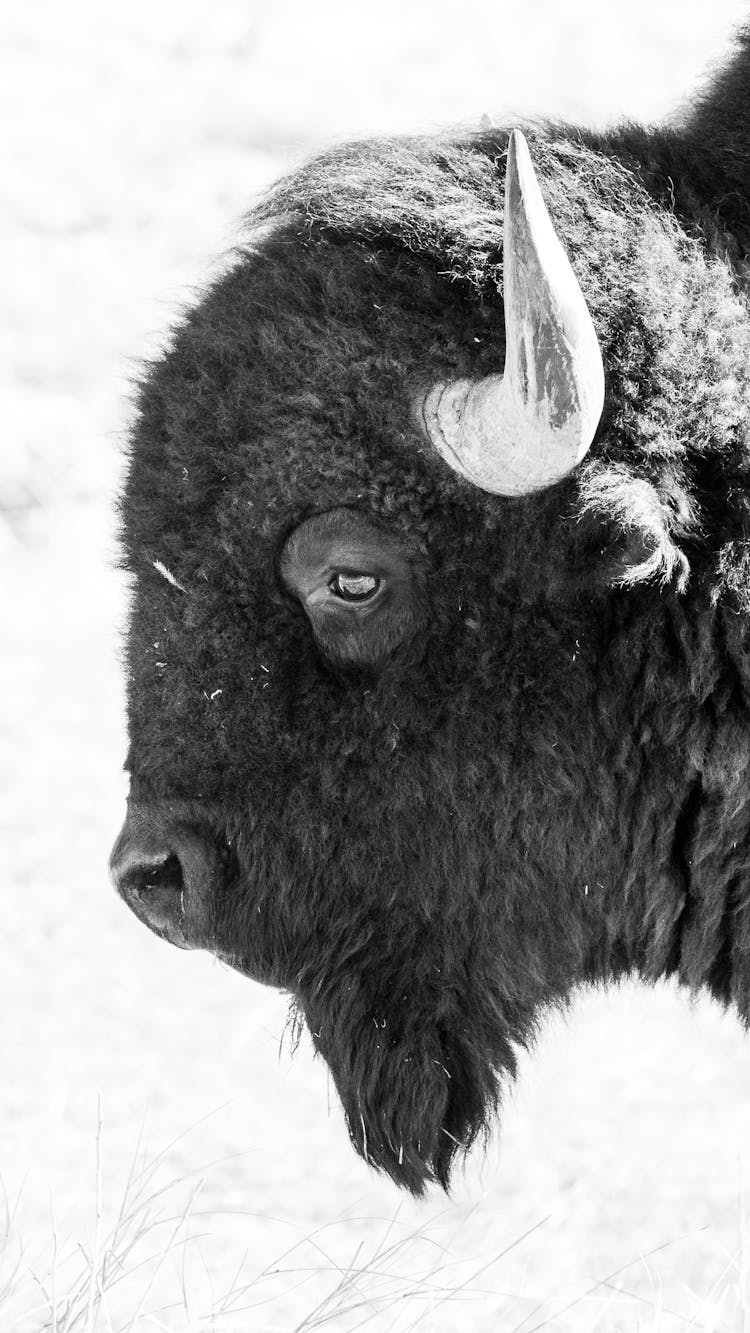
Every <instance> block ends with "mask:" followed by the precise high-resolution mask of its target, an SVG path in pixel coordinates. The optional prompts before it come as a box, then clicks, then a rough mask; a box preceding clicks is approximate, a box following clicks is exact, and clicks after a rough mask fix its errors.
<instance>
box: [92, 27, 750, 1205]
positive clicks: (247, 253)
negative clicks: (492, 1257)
mask: <svg viewBox="0 0 750 1333" xmlns="http://www.w3.org/2000/svg"><path fill="white" fill-rule="evenodd" d="M749 83H750V28H749V29H748V30H747V31H746V32H744V33H743V34H741V35H740V37H739V38H738V41H737V48H736V51H735V53H734V55H733V57H732V60H731V62H730V63H729V64H728V66H727V68H726V69H725V70H724V72H723V73H722V74H721V75H720V76H719V77H718V78H717V79H716V81H715V82H714V84H713V86H711V87H709V88H708V89H707V91H706V92H705V93H704V94H703V95H702V96H701V98H700V99H699V100H697V101H696V102H695V103H694V104H693V105H692V107H691V109H690V111H689V112H688V113H687V114H686V115H685V116H684V117H683V119H682V121H681V122H680V123H679V124H674V125H672V126H671V127H667V128H661V129H653V130H646V129H642V128H639V127H637V126H633V125H628V126H626V127H623V128H621V129H618V130H614V131H612V132H608V133H606V134H605V133H595V132H593V131H588V130H576V129H571V128H570V127H569V126H558V125H536V124H534V125H527V126H526V127H525V129H524V131H523V133H521V131H520V130H519V129H514V130H513V131H512V132H511V133H509V132H508V131H507V130H505V129H500V128H495V127H492V126H489V125H487V124H485V125H484V126H483V127H482V128H481V129H480V130H479V131H477V132H475V133H470V132H468V131H464V132H461V133H454V134H452V135H443V136H438V137H421V138H420V137H417V138H395V139H383V140H374V141H370V142H362V143H355V144H350V145H346V146H339V147H335V148H333V149H331V150H329V151H328V152H326V153H324V154H323V155H321V156H319V157H317V158H315V159H314V160H313V161H311V162H310V163H308V164H307V165H305V166H303V167H301V169H299V170H297V171H295V172H293V173H292V174H291V175H289V176H288V177H286V178H285V179H283V180H281V181H280V183H278V184H277V185H276V186H275V187H274V188H272V189H271V191H270V192H269V194H268V195H267V196H266V197H265V198H264V199H263V200H262V201H261V203H260V204H259V205H258V206H257V207H256V208H255V209H254V211H253V212H252V214H251V215H250V219H249V230H248V232H247V236H246V240H245V242H244V243H243V244H242V245H241V246H240V248H239V249H238V251H237V253H236V255H235V257H234V260H233V262H232V264H231V267H230V268H229V270H228V271H227V272H226V273H225V274H224V275H223V276H221V277H220V278H219V279H218V280H217V281H215V282H214V284H213V285H212V286H211V287H210V288H209V290H208V291H206V293H205V294H204V295H203V296H202V298H201V299H200V300H199V301H198V302H197V304H196V305H195V308H194V309H192V310H191V311H190V312H189V313H187V314H186V316H185V317H184V319H183V320H182V323H181V324H180V326H179V327H178V328H177V329H176V331H175V332H174V334H173V337H172V340H171V344H170V346H169V348H168V350H167V351H166V352H165V353H164V354H163V355H162V356H160V358H159V359H158V360H156V361H155V362H154V363H153V364H152V365H151V366H150V367H149V368H148V370H147V371H146V373H145V374H144V379H143V384H142V387H141V388H140V392H139V399H138V405H137V411H136V414H135V421H134V426H133V431H132V438H131V444H130V454H129V469H128V475H127V479H126V482H125V485H124V491H123V495H122V498H121V523H122V539H123V551H124V554H123V560H124V564H125V567H126V568H127V570H128V571H129V572H130V575H131V576H132V583H133V595H132V603H131V607H130V614H129V621H128V636H127V649H126V660H127V678H128V701H129V735H130V748H129V754H128V758H127V765H126V766H127V769H128V770H129V773H130V781H131V788H130V796H129V804H128V813H127V818H126V821H125V824H124V827H123V830H122V832H121V833H120V835H119V838H118V839H117V842H116V844H115V848H114V851H113V854H112V861H111V867H112V875H113V878H114V881H115V883H116V886H117V888H118V890H119V892H120V893H121V895H122V896H123V898H124V899H125V901H126V903H127V904H128V905H129V906H130V907H131V908H132V909H133V911H134V912H135V914H136V916H138V917H139V918H140V919H141V920H142V921H143V922H144V923H145V924H146V925H147V926H149V927H150V928H151V929H152V930H153V931H155V932H156V933H157V935H160V936H162V937H163V938H164V939H165V940H168V941H170V942H171V943H173V944H176V945H179V946H180V947H182V948H203V949H208V950H211V951H212V952H213V953H214V954H216V955H217V956H218V957H219V958H221V959H223V960H224V961H225V962H227V963H228V964H230V965H231V966H232V967H234V968H237V969H239V971H241V972H242V973H245V974H246V975H247V976H249V977H252V978H255V979H256V980H258V981H261V982H265V983H267V984H269V985H272V986H275V987H279V988H282V989H284V990H285V991H288V992H289V993H290V994H291V996H292V998H293V1002H294V1004H295V1005H296V1009H297V1012H298V1014H299V1015H300V1017H301V1019H302V1020H303V1021H304V1022H305V1023H306V1024H307V1026H308V1028H309V1031H310V1033H311V1036H312V1040H313V1042H314V1044H315V1047H316V1049H317V1050H318V1051H319V1052H320V1053H321V1055H322V1056H323V1057H324V1059H325V1060H326V1061H327V1063H328V1065H329V1066H330V1069H331V1072H332V1075H333V1078H334V1080H335V1084H336V1087H337V1089H338V1093H339V1095H340V1098H341V1102H342V1105H343V1109H344V1112H345V1115H346V1119H347V1124H348V1129H349V1133H350V1135H351V1138H352V1141H353V1143H354V1146H355V1147H356V1149H357V1150H358V1151H359V1152H360V1153H361V1154H362V1155H363V1156H364V1157H365V1158H366V1160H367V1161H368V1162H369V1163H370V1164H371V1165H372V1166H373V1167H375V1168H377V1169H379V1170H381V1171H385V1172H387V1173H388V1174H389V1175H390V1176H391V1177H392V1178H393V1180H394V1181H396V1182H397V1183H398V1184H399V1185H401V1186H404V1187H406V1188H408V1189H409V1190H411V1191H413V1192H414V1193H421V1192H422V1191H423V1190H424V1189H425V1187H426V1185H427V1184H429V1183H431V1182H439V1183H440V1184H441V1185H443V1186H444V1187H447V1186H448V1184H449V1178H450V1171H451V1167H452V1165H453V1163H454V1160H455V1158H456V1154H457V1153H460V1152H462V1151H464V1150H466V1149H467V1148H468V1147H469V1146H470V1145H471V1144H472V1143H473V1142H474V1141H475V1139H476V1138H477V1136H478V1135H480V1134H481V1133H482V1132H484V1131H486V1129H487V1127H488V1125H490V1124H491V1123H492V1122H493V1119H494V1114H495V1112H496V1110H497V1108H498V1103H499V1100H500V1097H501V1093H502V1089H503V1086H504V1083H505V1082H506V1080H507V1079H508V1078H509V1077H510V1076H512V1074H513V1071H514V1066H515V1061H516V1056H517V1052H518V1049H519V1048H520V1047H523V1046H525V1045H527V1044H528V1043H529V1042H530V1040H531V1039H532V1038H533V1035H534V1032H535V1029H536V1028H537V1026H538V1024H539V1022H540V1019H542V1018H543V1016H544V1014H545V1011H549V1009H550V1007H551V1006H557V1005H561V1004H564V1003H565V1001H566V1000H567V998H568V997H569V996H570V995H571V993H572V992H573V991H574V989H575V988H576V987H579V986H580V985H581V984H582V983H600V982H605V981H607V980H609V979H612V978H618V977H622V976H623V975H625V974H638V975H640V976H641V977H643V978H645V979H646V980H651V979H654V978H658V977H663V976H674V977H676V978H678V979H679V981H680V982H681V983H683V984H684V985H685V986H686V987H688V988H690V989H691V990H696V989H699V988H704V989H707V990H708V991H709V992H711V994H713V995H714V996H715V997H716V998H717V999H718V1000H719V1001H720V1002H722V1003H724V1004H727V1003H732V1004H734V1005H735V1006H736V1008H737V1010H738V1011H739V1013H740V1015H741V1016H742V1017H743V1018H745V1019H747V1018H748V1016H749V1015H750V786H749V785H748V764H749V762H750V714H749V713H748V695H749V692H750V653H749V652H748V646H749V645H748V635H749V632H750V620H749V619H748V617H749V615H750V447H749V443H748V422H749V421H750V313H749V312H748V305H747V289H746V284H745V278H746V274H747V256H748V252H749V248H750V112H748V85H749Z"/></svg>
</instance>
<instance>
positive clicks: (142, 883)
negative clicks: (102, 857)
mask: <svg viewBox="0 0 750 1333" xmlns="http://www.w3.org/2000/svg"><path fill="white" fill-rule="evenodd" d="M112 873H113V875H114V877H115V883H116V885H117V888H118V889H119V891H120V893H121V894H123V896H125V897H128V896H129V895H130V894H136V895H138V896H139V897H140V896H142V895H145V894H150V893H157V892H166V893H173V894H178V893H182V891H183V889H184V887H185V878H184V875H183V873H182V863H181V861H180V858H179V856H177V855H176V853H175V852H171V853H167V854H166V855H165V856H164V857H162V858H161V860H159V861H151V862H146V863H143V864H140V865H131V866H126V867H124V868H123V870H122V871H120V872H119V873H118V871H117V868H116V867H113V872H112Z"/></svg>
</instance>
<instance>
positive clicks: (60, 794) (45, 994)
mask: <svg viewBox="0 0 750 1333" xmlns="http://www.w3.org/2000/svg"><path fill="white" fill-rule="evenodd" d="M748 8H749V6H748V5H747V3H740V0H714V3H713V4H712V5H711V6H707V5H705V4H703V3H701V4H698V3H695V0H689V2H687V3H682V4H676V3H673V2H672V0H670V2H669V3H662V4H661V5H656V4H654V3H653V2H648V0H632V2H631V3H630V4H629V5H627V6H623V5H620V6H617V7H614V6H603V5H598V4H595V3H593V0H573V2H572V3H571V2H570V0H569V2H568V3H567V4H566V5H564V6H561V5H558V4H555V3H553V0H538V2H537V3H533V4H532V3H520V2H519V0H513V2H512V3H506V4H503V3H490V2H489V0H462V3H460V4H459V3H456V2H455V0H453V2H448V0H434V2H433V3H431V4H426V3H409V0H401V3H396V0H381V3H380V4H378V5H377V6H370V5H363V4H360V3H355V2H352V0H350V3H346V2H345V0H317V3H308V4H305V3H303V0H276V2H275V3H270V0H269V2H267V3H264V2H263V0H214V2H213V3H209V0H181V2H179V3H178V0H148V2H147V0H130V3H129V4H127V5H118V6H116V5H114V4H112V3H109V2H108V0H98V2H97V0H65V3H59V0H58V3H54V0H25V2H24V3H21V2H19V0H5V4H4V6H3V8H2V16H1V18H0V23H1V24H2V29H3V31H2V35H1V38H0V52H1V54H0V60H1V61H2V68H0V126H2V129H1V130H0V240H1V241H2V256H3V262H2V265H1V266H0V271H1V273H2V277H1V279H0V283H1V287H0V290H1V291H2V301H1V307H2V327H1V328H0V340H1V341H0V376H1V377H2V395H1V399H0V402H1V411H2V416H1V417H0V1176H1V1177H2V1180H3V1182H4V1189H5V1192H6V1200H7V1203H6V1204H4V1203H3V1196H2V1194H1V1193H0V1331H1V1333H22V1330H23V1331H25V1330H33V1331H36V1330H42V1329H43V1328H50V1329H54V1330H55V1333H70V1330H72V1329H74V1328H75V1329H81V1330H85V1331H86V1333H90V1331H91V1330H93V1329H94V1328H95V1327H96V1328H99V1329H105V1330H116V1329H132V1330H134V1331H135V1330H136V1329H138V1330H140V1329H144V1330H145V1329H180V1330H188V1329H190V1330H193V1329H195V1330H198V1329H201V1330H204V1329H213V1330H215V1333H230V1331H231V1333H233V1331H234V1330H242V1331H243V1333H248V1330H249V1331H250V1333H252V1331H253V1330H266V1329H268V1330H277V1329H278V1330H293V1329H297V1328H299V1329H302V1328H305V1329H306V1328H317V1327H323V1326H325V1327H326V1328H328V1327H331V1328H335V1329H340V1330H349V1329H354V1328H358V1327H360V1326H361V1325H362V1324H363V1323H366V1326H367V1327H371V1328H375V1329H379V1330H380V1329H382V1330H391V1329H393V1330H406V1329H409V1328H412V1327H419V1328H420V1329H423V1330H433V1329H434V1330H443V1329H446V1330H453V1329H464V1328H466V1329H472V1330H477V1331H478V1333H482V1331H483V1330H490V1329H492V1330H498V1329H500V1330H503V1333H513V1330H518V1333H531V1331H532V1330H533V1329H535V1328H538V1327H540V1326H542V1325H543V1326H544V1327H545V1328H547V1329H552V1330H554V1331H555V1333H580V1330H589V1329H597V1330H600V1331H601V1333H604V1331H605V1330H606V1331H607V1333H619V1331H621V1333H632V1330H635V1329H638V1328H640V1329H657V1328H658V1329H659V1330H669V1333H671V1331H672V1330H678V1329H688V1328H690V1329H703V1330H708V1329H713V1330H716V1331H717V1333H718V1330H727V1331H730V1330H731V1333H735V1331H736V1333H739V1330H747V1329H748V1328H750V1313H749V1311H750V1287H749V1286H748V1281H747V1271H746V1254H747V1246H748V1243H749V1242H750V1238H749V1237H748V1235H747V1232H746V1229H745V1225H744V1214H743V1207H744V1202H745V1199H746V1197H747V1181H746V1173H745V1170H744V1154H745V1148H746V1144H747V1137H748V1125H749V1124H750V1043H749V1042H748V1039H747V1038H746V1037H745V1036H744V1035H743V1033H742V1032H741V1030H740V1027H739V1025H738V1023H737V1021H736V1020H735V1019H734V1018H733V1017H731V1016H724V1015H722V1014H721V1013H720V1012H719V1011H718V1010H717V1009H716V1008H713V1007H712V1006H710V1005H708V1004H704V1003H700V1004H699V1005H697V1006H693V1007H691V1006H690V1005H689V1003H688V1001H687V999H686V998H685V997H684V996H678V995H677V994H676V992H674V991H673V990H671V989H668V988H666V987H664V988H657V989H655V990H653V991H648V992H647V991H645V990H643V989H639V988H636V987H626V988H623V989H622V990H621V991H620V992H618V993H609V994H598V995H588V996H582V997H581V998H580V1000H579V1002H578V1003H577V1004H576V1006H575V1007H574V1009H573V1011H572V1013H571V1015H570V1017H569V1019H567V1020H566V1021H565V1022H563V1021H562V1020H557V1021H555V1022H554V1023H553V1024H551V1025H550V1026H549V1027H548V1029H547V1030H546V1032H545V1033H544V1035H543V1038H542V1040H541V1041H540V1044H539V1047H538V1049H537V1051H536V1052H535V1054H534V1056H533V1058H532V1059H530V1060H528V1059H524V1061H523V1063H522V1068H521V1076H520V1079H519V1082H518V1085H517V1087H516V1088H515V1090H514V1091H513V1092H512V1093H510V1094H509V1096H508V1099H507V1104H506V1106H505V1111H504V1117H503V1128H502V1134H501V1135H500V1136H498V1138H497V1139H496V1140H495V1141H493V1143H492V1145H491V1146H490V1148H489V1150H488V1152H487V1154H486V1156H485V1155H483V1154H482V1153H481V1152H480V1153H477V1154H475V1156H474V1158H473V1159H472V1160H471V1161H470V1163H469V1165H468V1167H467V1169H466V1172H465V1174H464V1175H463V1177H461V1178H460V1179H459V1180H458V1182H457V1186H456V1190H455V1194H454V1196H453V1197H452V1199H450V1200H447V1199H446V1198H444V1197H443V1196H441V1195H438V1194H433V1195H432V1196H431V1197H430V1198H429V1199H428V1200H427V1201H426V1202H424V1203H415V1202H413V1201H411V1200H408V1199H405V1198H403V1197H401V1196H400V1195H399V1194H398V1192H397V1191H396V1190H395V1188H394V1187H393V1186H392V1185H390V1183H388V1182H386V1181H383V1180H381V1179H379V1178H376V1177H374V1176H373V1175H372V1174H371V1173H370V1172H368V1170H367V1169H366V1167H365V1166H364V1165H363V1163H361V1162H360V1160H359V1159H358V1158H357V1157H356V1156H355V1155H354V1153H353V1151H352V1150H351V1148H350V1147H349V1145H348V1142H347V1139H346V1134H345V1131H344V1127H343V1122H342V1116H341V1113H340V1110H339V1107H338V1104H337V1102H336V1098H335V1094H334V1092H333V1090H332V1089H331V1088H330V1087H329V1083H328V1080H327V1077H326V1070H325V1067H324V1066H323V1064H322V1063H321V1062H319V1061H313V1059H312V1054H311V1050H310V1046H309V1043H308V1042H306V1041H304V1040H303V1042H302V1044H301V1046H300V1048H299V1050H298V1052H297V1054H296V1055H295V1056H294V1058H292V1056H291V1054H290V1051H289V1048H288V1044H287V1046H285V1047H283V1048H282V1049H281V1051H280V1043H281V1038H282V1035H283V1032H284V1027H285V1019H286V1004H285V1000H284V998H283V997H281V996H278V995H276V994H274V993H272V992H269V991H267V990H264V989H262V988H261V987H259V986H255V985H253V984H251V983H250V982H248V981H246V980H243V979H242V978H240V977H238V976H236V975H234V974H233V973H231V972H230V971H228V970H227V969H225V968H223V967H221V966H220V965H218V964H216V963H214V962H213V961H212V960H211V959H210V958H208V957H207V956H203V955H198V954H190V953H181V952H179V951H178V950H176V949H172V948H170V947H169V946H167V945H166V944H164V943H162V942H160V941H159V940H157V939H156V938H155V937H153V936H152V935H150V934H149V933H148V932H147V931H146V930H144V929H143V928H142V927H141V926H139V924H138V923H137V922H136V920H135V918H134V917H132V916H131V915H130V914H129V913H128V912H127V910H126V909H125V908H124V907H123V906H122V905H121V904H120V903H119V902H118V901H117V900H116V897H115V895H114V893H113V892H112V891H111V889H110V888H109V885H108V880H107V870H106V866H107V857H108V853H109V848H110V845H111V843H112V841H113V839H114V837H115V835H116V833H117V831H118V829H119V827H120V823H121V820H122V816H123V811H124V801H125V795H126V783H125V779H124V777H123V774H122V762H123V759H124V754H125V733H124V717H123V697H122V679H121V670H120V663H119V652H120V648H119V644H120V636H121V632H122V627H123V622H124V614H125V590H124V587H123V583H122V580H121V578H120V576H119V575H118V574H117V572H116V570H115V567H114V559H115V544H114V535H113V534H114V523H113V517H112V508H111V500H112V494H113V491H114V489H115V487H116V484H117V477H118V470H119V452H118V451H119V446H120V442H121V440H122V439H123V436H124V434H125V432H126V430H127V424H128V419H129V413H130V403H129V384H130V382H131V381H132V379H133V378H134V377H135V376H137V374H138V365H139V362H140V360H141V359H142V358H143V357H144V356H146V355H149V354H152V353H153V352H154V351H155V350H156V349H158V347H159V346H160V345H162V344H163V343H164V341H165V339H166V338H167V336H168V332H169V328H170V324H171V322H172V321H173V320H174V319H175V318H176V317H177V315H178V314H179V311H180V309H181V308H183V307H184V305H185V304H186V303H189V302H191V301H192V300H194V299H195V298H196V295H197V294H198V293H199V292H200V290H201V288H202V287H203V286H204V285H205V283H206V282H207V281H208V280H209V279H210V276H211V273H212V271H215V265H216V264H217V263H220V262H221V257H222V255H224V254H225V253H226V252H227V250H228V249H229V247H231V245H232V243H233V242H234V240H235V239H236V238H237V236H238V233H239V227H240V220H241V217H242V214H243V212H244V210H245V209H246V208H247V207H248V205H249V203H250V202H251V200H252V199H253V197H254V196H255V195H256V194H257V193H258V192H259V191H260V190H262V189H263V187H264V186H266V185H267V184H268V183H270V181H271V180H272V179H273V178H274V177H276V176H277V175H278V174H280V173H281V172H283V171H284V170H285V169H286V168H288V167H289V166H290V165H293V164H295V163H297V162H299V161H300V160H301V159H302V158H303V157H304V156H305V155H306V154H308V153H309V152H311V151H314V150H315V149H316V148H318V147H320V146H322V145H324V144H327V143H330V142H332V141H334V140H336V139H341V138H345V137H351V136H353V135H360V134H366V133H370V132H387V131H399V130H430V129H432V128H437V127H440V126H443V125H445V124H447V123H451V122H463V123H470V124H471V123H477V122H478V120H479V118H480V117H481V115H482V114H483V113H487V114H489V115H490V116H491V117H492V118H493V119H501V118H509V117H511V118H512V112H513V110H514V109H515V110H517V111H518V112H520V113H523V114H524V115H528V114H530V113H533V112H539V113H542V114H546V115H555V116H560V117H564V118H566V119H570V120H583V121H585V122H588V123H597V124H603V123H607V122H609V121H612V120H616V119H620V118H622V117H623V116H626V117H630V118H634V119H646V120H651V119H657V118H660V117H663V116H664V115H666V114H667V113H668V112H669V111H670V110H672V109H673V108H674V107H676V106H677V105H678V104H679V103H680V102H681V101H682V100H683V99H684V98H685V96H686V95H687V94H689V92H690V90H691V89H693V88H694V87H695V86H696V85H697V82H698V80H699V78H700V77H701V74H702V72H703V71H704V70H705V69H706V67H707V66H710V65H711V64H712V62H715V61H716V60H717V59H719V58H720V56H721V53H722V51H723V50H725V48H726V45H727V41H728V36H729V34H730V32H731V30H732V27H733V25H734V24H736V23H737V22H738V21H739V20H740V19H742V18H743V16H745V15H746V14H747V12H748ZM99 1108H101V1111H100V1109H99ZM100 1116H101V1127H100V1128H98V1124H99V1119H100ZM134 1156H135V1157H137V1159H138V1162H139V1163H142V1162H144V1161H150V1162H151V1163H152V1167H153V1172H152V1174H151V1175H150V1176H148V1178H147V1180H146V1181H145V1182H144V1183H143V1188H144V1190H145V1191H146V1193H148V1192H149V1190H150V1191H151V1192H154V1191H156V1190H158V1189H160V1188H162V1187H167V1188H165V1192H164V1193H163V1194H162V1195H161V1196H159V1197H158V1198H156V1199H155V1200H154V1202H153V1204H152V1207H151V1212H150V1213H149V1214H148V1216H146V1215H145V1213H139V1214H137V1216H136V1217H135V1219H134V1221H133V1223H132V1229H133V1230H134V1232H139V1231H140V1235H139V1237H138V1238H137V1240H136V1242H135V1245H134V1248H133V1250H132V1251H131V1252H130V1253H129V1254H127V1255H125V1256H124V1271H125V1273H126V1276H124V1277H122V1278H121V1279H120V1280H118V1281H115V1282H112V1278H113V1276H114V1277H118V1276H119V1270H118V1269H117V1267H116V1264H115V1261H114V1260H113V1259H110V1260H109V1261H108V1263H109V1278H108V1279H107V1281H106V1283H105V1287H106V1290H105V1292H104V1295H103V1296H101V1294H100V1292H99V1290H98V1288H97V1286H96V1283H94V1284H91V1283H90V1282H89V1280H88V1277H87V1273H88V1265H89V1263H90V1262H91V1256H92V1255H93V1256H94V1259H95V1260H96V1262H97V1263H100V1262H101V1260H102V1258H103V1256H104V1255H105V1253H106V1248H107V1244H108V1242H107V1234H108V1231H109V1230H110V1229H111V1227H112V1225H113V1223H114V1221H115V1220H116V1217H117V1212H118V1209H119V1207H120V1205H121V1202H122V1199H123V1196H124V1194H125V1193H126V1190H127V1181H128V1173H129V1171H130V1168H131V1162H132V1161H133V1158H134ZM138 1170H140V1166H139V1167H138ZM170 1182H175V1183H174V1184H172V1185H170ZM198 1187H199V1188H198ZM133 1189H134V1182H133V1181H132V1180H131V1186H130V1192H131V1196H132V1192H133ZM196 1191H197V1192H196ZM160 1218H161V1219H162V1220H161V1222H160V1221H159V1219H160ZM170 1219H171V1220H170ZM170 1240H171V1243H170ZM118 1245H119V1251H120V1254H121V1257H122V1251H123V1249H125V1248H126V1245H125V1242H124V1241H123V1240H122V1237H121V1238H120V1241H119V1242H118ZM87 1256H88V1258H87ZM77 1273H79V1274H80V1276H81V1282H82V1284H83V1285H82V1287H81V1291H82V1292H83V1295H82V1297H81V1304H80V1305H78V1306H73V1307H68V1308H67V1311H66V1298H68V1297H70V1295H71V1293H74V1292H75V1290H76V1280H77V1278H76V1274H77ZM6 1283H7V1286H6V1285H5V1284H6ZM243 1287H247V1289H246V1290H245V1291H244V1294H243V1293H242V1291H241V1289H242V1288H243ZM232 1291H234V1293H235V1304H236V1306H237V1307H238V1309H239V1307H244V1311H243V1312H242V1313H232V1311H231V1310H230V1308H229V1306H228V1304H227V1300H226V1299H225V1298H227V1297H228V1294H229V1293H230V1292H232ZM328 1297H330V1301H329V1303H327V1304H326V1303H325V1302H326V1299H327V1298H328ZM321 1302H324V1304H322V1305H321V1304H320V1303H321ZM389 1302H390V1303H389ZM222 1303H223V1304H224V1306H225V1307H226V1308H224V1309H223V1311H222ZM250 1306H252V1307H253V1308H250V1309H249V1308H247V1307H250ZM53 1309H54V1311H55V1313H53ZM212 1309H213V1310H214V1313H213V1314H212V1313H211V1312H212ZM691 1321H692V1322H691Z"/></svg>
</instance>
